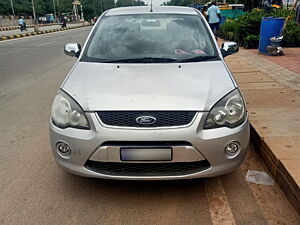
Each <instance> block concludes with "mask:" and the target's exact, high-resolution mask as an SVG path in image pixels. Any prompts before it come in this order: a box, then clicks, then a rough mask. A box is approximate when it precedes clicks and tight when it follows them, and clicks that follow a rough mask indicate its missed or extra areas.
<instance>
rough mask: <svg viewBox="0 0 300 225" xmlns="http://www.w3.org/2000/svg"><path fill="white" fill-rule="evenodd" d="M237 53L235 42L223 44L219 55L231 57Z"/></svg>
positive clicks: (237, 47) (237, 48)
mask: <svg viewBox="0 0 300 225" xmlns="http://www.w3.org/2000/svg"><path fill="white" fill-rule="evenodd" d="M238 51H239V46H238V44H237V43H236V42H224V43H223V44H222V46H221V53H222V55H223V57H226V56H228V55H232V54H234V53H237V52H238Z"/></svg>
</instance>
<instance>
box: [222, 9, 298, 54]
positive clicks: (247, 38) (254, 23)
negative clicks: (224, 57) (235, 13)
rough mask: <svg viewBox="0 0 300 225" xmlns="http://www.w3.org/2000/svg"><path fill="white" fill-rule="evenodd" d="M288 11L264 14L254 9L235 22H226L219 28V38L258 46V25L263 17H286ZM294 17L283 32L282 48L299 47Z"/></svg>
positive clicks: (250, 46) (247, 45) (281, 10)
mask: <svg viewBox="0 0 300 225" xmlns="http://www.w3.org/2000/svg"><path fill="white" fill-rule="evenodd" d="M289 15H290V11H288V10H286V9H278V10H276V11H274V12H272V13H269V14H266V13H264V12H263V11H261V10H257V9H254V10H252V11H251V12H249V13H247V14H245V15H242V16H240V17H238V19H236V20H227V21H226V22H225V23H224V24H223V25H222V26H221V27H220V36H221V37H223V38H225V39H229V40H231V41H233V40H234V41H236V42H238V43H239V44H240V45H244V46H245V45H246V47H249V48H252V47H253V46H254V45H255V46H257V45H258V40H259V34H260V25H261V20H262V18H263V17H269V16H274V17H285V18H286V17H287V16H289ZM294 17H295V16H293V17H292V18H291V20H290V21H289V22H288V24H287V26H286V29H285V31H284V37H283V43H282V44H283V46H290V47H291V46H297V47H298V46H300V26H298V25H297V24H296V23H295V22H294V21H295V18H294Z"/></svg>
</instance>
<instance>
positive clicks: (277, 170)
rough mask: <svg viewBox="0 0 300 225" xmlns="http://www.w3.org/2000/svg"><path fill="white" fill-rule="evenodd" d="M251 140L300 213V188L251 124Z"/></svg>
mask: <svg viewBox="0 0 300 225" xmlns="http://www.w3.org/2000/svg"><path fill="white" fill-rule="evenodd" d="M250 142H251V144H252V145H253V146H254V149H255V150H256V151H257V152H258V153H259V154H260V156H261V157H262V159H263V161H264V162H265V164H266V165H267V167H268V168H269V170H270V172H271V174H272V175H273V178H274V180H275V181H276V182H277V184H278V185H279V186H280V188H281V190H282V191H283V192H284V193H285V195H286V197H287V198H288V200H289V202H290V203H291V204H292V206H293V207H294V208H295V210H296V211H297V212H298V213H299V214H300V188H299V186H298V185H297V183H296V182H295V180H294V179H293V177H292V176H291V175H290V174H289V172H288V171H287V169H286V168H285V167H284V165H283V164H282V163H281V161H280V160H279V159H277V158H276V156H275V155H274V154H273V152H272V149H270V147H269V146H268V145H267V143H266V142H265V141H264V139H263V138H261V137H260V136H259V135H258V133H257V131H256V130H255V128H254V127H253V126H252V125H250Z"/></svg>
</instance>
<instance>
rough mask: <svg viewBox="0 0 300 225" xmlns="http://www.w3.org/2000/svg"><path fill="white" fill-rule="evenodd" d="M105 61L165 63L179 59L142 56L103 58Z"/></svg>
mask: <svg viewBox="0 0 300 225" xmlns="http://www.w3.org/2000/svg"><path fill="white" fill-rule="evenodd" d="M103 62H105V63H164V62H177V60H176V59H172V58H156V57H142V58H129V59H115V60H103Z"/></svg>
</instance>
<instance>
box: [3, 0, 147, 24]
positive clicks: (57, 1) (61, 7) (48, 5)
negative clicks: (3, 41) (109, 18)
mask: <svg viewBox="0 0 300 225" xmlns="http://www.w3.org/2000/svg"><path fill="white" fill-rule="evenodd" d="M31 1H32V0H12V2H13V5H14V10H15V14H16V16H19V15H31V16H32V3H31ZM33 1H34V5H35V11H36V15H37V16H44V15H45V14H48V13H53V14H54V7H53V5H55V9H56V14H57V15H58V16H59V15H61V13H67V12H72V9H73V5H72V2H73V0H33ZM80 2H81V4H82V8H83V14H84V17H85V18H86V19H87V20H88V19H91V18H93V17H95V16H96V17H98V16H100V15H101V14H102V13H103V12H104V11H106V10H107V9H110V8H113V7H116V6H117V7H120V6H131V5H145V3H144V1H140V0H118V1H117V2H116V3H115V1H114V0H81V1H80ZM0 15H12V9H11V5H10V0H0Z"/></svg>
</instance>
